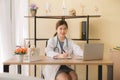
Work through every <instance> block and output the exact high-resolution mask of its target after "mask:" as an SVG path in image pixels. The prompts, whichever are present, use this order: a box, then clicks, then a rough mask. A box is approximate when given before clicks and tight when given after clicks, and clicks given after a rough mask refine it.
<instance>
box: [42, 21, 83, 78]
mask: <svg viewBox="0 0 120 80" xmlns="http://www.w3.org/2000/svg"><path fill="white" fill-rule="evenodd" d="M67 31H68V25H67V23H66V21H64V20H59V21H58V22H57V24H56V34H55V35H54V37H53V38H51V39H49V40H48V44H47V47H46V49H45V52H46V55H47V56H49V57H52V58H67V57H69V56H70V55H71V54H72V53H74V54H75V55H79V56H83V51H82V50H81V49H80V47H79V46H77V45H76V44H75V43H73V42H72V41H71V40H68V39H67V38H66V34H67ZM43 74H44V77H45V80H78V77H77V74H76V73H75V71H74V70H73V69H71V67H70V65H69V66H68V65H46V66H45V69H44V72H43Z"/></svg>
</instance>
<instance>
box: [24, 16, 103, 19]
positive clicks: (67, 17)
mask: <svg viewBox="0 0 120 80" xmlns="http://www.w3.org/2000/svg"><path fill="white" fill-rule="evenodd" d="M34 17H36V18H44V19H45V18H46V19H73V18H87V17H101V15H77V16H69V15H68V16H25V18H34Z"/></svg>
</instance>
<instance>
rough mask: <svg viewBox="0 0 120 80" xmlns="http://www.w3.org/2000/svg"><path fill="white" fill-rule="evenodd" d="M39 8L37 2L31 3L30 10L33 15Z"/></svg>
mask: <svg viewBox="0 0 120 80" xmlns="http://www.w3.org/2000/svg"><path fill="white" fill-rule="evenodd" d="M37 9H38V7H37V6H36V4H33V3H32V4H30V12H31V15H32V16H35V15H36V13H37Z"/></svg>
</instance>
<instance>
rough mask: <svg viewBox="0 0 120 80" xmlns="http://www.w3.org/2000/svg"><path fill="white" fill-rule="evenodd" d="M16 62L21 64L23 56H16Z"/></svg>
mask: <svg viewBox="0 0 120 80" xmlns="http://www.w3.org/2000/svg"><path fill="white" fill-rule="evenodd" d="M16 57H17V61H18V62H23V57H24V55H16Z"/></svg>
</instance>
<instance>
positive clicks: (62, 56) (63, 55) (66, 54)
mask: <svg viewBox="0 0 120 80" xmlns="http://www.w3.org/2000/svg"><path fill="white" fill-rule="evenodd" d="M66 57H68V53H66V52H64V53H63V54H58V55H56V56H54V58H66Z"/></svg>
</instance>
